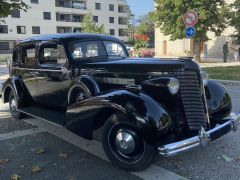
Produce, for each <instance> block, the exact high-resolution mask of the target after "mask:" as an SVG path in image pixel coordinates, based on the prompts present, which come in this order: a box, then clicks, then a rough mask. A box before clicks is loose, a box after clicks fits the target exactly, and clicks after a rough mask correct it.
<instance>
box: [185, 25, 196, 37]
mask: <svg viewBox="0 0 240 180" xmlns="http://www.w3.org/2000/svg"><path fill="white" fill-rule="evenodd" d="M195 34H196V30H195V28H194V27H188V28H187V29H186V37H187V38H192V37H194V36H195Z"/></svg>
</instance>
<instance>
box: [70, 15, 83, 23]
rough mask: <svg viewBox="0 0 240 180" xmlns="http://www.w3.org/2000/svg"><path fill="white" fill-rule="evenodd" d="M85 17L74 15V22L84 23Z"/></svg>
mask: <svg viewBox="0 0 240 180" xmlns="http://www.w3.org/2000/svg"><path fill="white" fill-rule="evenodd" d="M83 19H84V16H83V15H72V21H73V22H83Z"/></svg>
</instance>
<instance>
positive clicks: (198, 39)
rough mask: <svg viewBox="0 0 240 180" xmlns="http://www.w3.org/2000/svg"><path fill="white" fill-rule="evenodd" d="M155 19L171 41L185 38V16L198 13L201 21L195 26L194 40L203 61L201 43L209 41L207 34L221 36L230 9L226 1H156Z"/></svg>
mask: <svg viewBox="0 0 240 180" xmlns="http://www.w3.org/2000/svg"><path fill="white" fill-rule="evenodd" d="M155 2H156V10H155V13H154V19H155V21H156V24H157V26H158V27H160V30H161V31H162V32H163V33H164V35H170V39H171V40H176V39H183V38H185V28H186V27H185V25H184V23H183V15H184V14H185V13H186V12H187V11H188V10H195V11H196V12H198V15H199V21H198V23H197V24H196V25H195V28H196V31H197V33H196V35H195V37H194V38H193V41H194V52H192V54H193V55H195V56H196V59H197V60H198V61H201V58H200V52H201V43H202V42H205V41H208V40H209V37H208V36H207V32H209V31H211V32H214V33H215V35H216V36H220V35H221V33H222V32H223V31H224V29H225V28H226V27H227V20H228V15H229V14H228V13H229V8H228V5H227V4H226V3H225V0H197V1H194V0H155Z"/></svg>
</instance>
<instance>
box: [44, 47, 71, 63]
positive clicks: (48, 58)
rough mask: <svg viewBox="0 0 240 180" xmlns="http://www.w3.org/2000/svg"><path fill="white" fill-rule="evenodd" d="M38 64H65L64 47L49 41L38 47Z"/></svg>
mask: <svg viewBox="0 0 240 180" xmlns="http://www.w3.org/2000/svg"><path fill="white" fill-rule="evenodd" d="M40 56H41V57H40V64H66V60H67V57H66V54H65V49H64V47H63V46H62V45H59V44H55V43H52V44H51V43H49V44H43V45H42V46H41V48H40Z"/></svg>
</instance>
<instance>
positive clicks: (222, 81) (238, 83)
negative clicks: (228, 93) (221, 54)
mask: <svg viewBox="0 0 240 180" xmlns="http://www.w3.org/2000/svg"><path fill="white" fill-rule="evenodd" d="M212 80H214V81H217V82H219V83H223V84H236V85H240V81H233V80H219V79H212Z"/></svg>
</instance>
